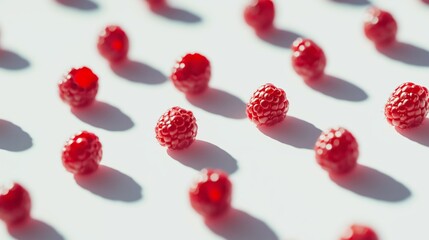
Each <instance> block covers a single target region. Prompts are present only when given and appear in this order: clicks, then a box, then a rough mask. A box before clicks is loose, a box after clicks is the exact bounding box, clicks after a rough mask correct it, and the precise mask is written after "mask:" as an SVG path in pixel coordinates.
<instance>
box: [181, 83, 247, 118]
mask: <svg viewBox="0 0 429 240" xmlns="http://www.w3.org/2000/svg"><path fill="white" fill-rule="evenodd" d="M186 99H188V101H189V102H190V103H191V104H192V105H194V106H196V107H199V108H201V109H204V110H206V111H207V112H211V113H214V114H217V115H221V116H224V117H227V118H234V119H243V118H245V117H246V103H244V102H243V101H242V100H241V99H240V98H238V97H236V96H234V95H232V94H230V93H228V92H225V91H223V90H220V89H216V88H209V89H207V90H206V91H204V92H203V93H201V94H198V95H191V94H188V95H186Z"/></svg>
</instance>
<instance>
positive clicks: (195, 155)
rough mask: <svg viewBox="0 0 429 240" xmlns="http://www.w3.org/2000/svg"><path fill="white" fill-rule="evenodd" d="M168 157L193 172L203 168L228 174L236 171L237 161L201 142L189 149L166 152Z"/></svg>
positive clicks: (212, 146) (196, 142)
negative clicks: (191, 169)
mask: <svg viewBox="0 0 429 240" xmlns="http://www.w3.org/2000/svg"><path fill="white" fill-rule="evenodd" d="M167 153H168V155H170V157H172V158H173V159H175V160H177V161H178V162H179V163H181V164H183V165H185V166H188V167H191V168H193V169H195V170H198V171H200V170H202V169H204V168H215V169H222V170H224V171H226V172H227V173H229V174H232V173H235V172H236V171H237V170H238V165H237V160H236V159H235V158H234V157H232V156H231V155H230V154H229V153H227V152H226V151H224V150H223V149H221V148H220V147H218V146H216V145H214V144H212V143H209V142H205V141H201V140H195V142H194V143H192V145H191V146H189V148H187V149H184V150H180V151H177V150H176V151H175V150H167Z"/></svg>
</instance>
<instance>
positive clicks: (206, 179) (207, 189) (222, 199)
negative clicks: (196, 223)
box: [189, 169, 232, 218]
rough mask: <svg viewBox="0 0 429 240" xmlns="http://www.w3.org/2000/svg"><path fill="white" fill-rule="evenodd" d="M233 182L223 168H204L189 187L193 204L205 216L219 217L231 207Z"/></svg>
mask: <svg viewBox="0 0 429 240" xmlns="http://www.w3.org/2000/svg"><path fill="white" fill-rule="evenodd" d="M231 192H232V184H231V182H230V180H229V178H228V175H227V174H226V173H224V172H223V171H221V170H215V169H203V170H202V171H201V172H200V176H199V178H198V180H197V181H196V182H195V183H194V184H193V185H192V187H191V188H190V189H189V199H190V201H191V206H192V207H193V208H194V209H195V211H197V212H198V213H199V214H201V215H202V216H203V217H210V218H212V217H217V216H220V215H222V214H224V213H226V212H227V211H228V210H229V209H230V208H231Z"/></svg>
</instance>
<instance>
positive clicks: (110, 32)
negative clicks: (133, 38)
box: [97, 25, 129, 63]
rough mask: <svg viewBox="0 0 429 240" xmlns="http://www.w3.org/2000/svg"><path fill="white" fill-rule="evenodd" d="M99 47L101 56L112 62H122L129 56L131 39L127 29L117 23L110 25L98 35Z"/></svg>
mask: <svg viewBox="0 0 429 240" xmlns="http://www.w3.org/2000/svg"><path fill="white" fill-rule="evenodd" d="M97 48H98V51H99V53H100V54H101V56H103V57H104V58H105V59H107V60H108V61H110V62H113V63H114V62H120V61H122V60H124V59H126V58H127V55H128V49H129V40H128V37H127V34H126V33H125V31H124V30H123V29H122V28H121V27H119V26H116V25H110V26H107V27H106V28H104V30H103V31H102V32H101V33H100V35H99V36H98V43H97Z"/></svg>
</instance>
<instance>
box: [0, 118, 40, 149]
mask: <svg viewBox="0 0 429 240" xmlns="http://www.w3.org/2000/svg"><path fill="white" fill-rule="evenodd" d="M32 146H33V139H32V138H31V136H30V135H29V134H28V133H27V132H25V131H24V130H22V128H20V127H19V126H17V125H15V124H13V123H11V122H9V121H6V120H2V119H0V149H4V150H7V151H11V152H22V151H25V150H27V149H29V148H31V147H32Z"/></svg>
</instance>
